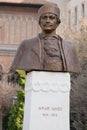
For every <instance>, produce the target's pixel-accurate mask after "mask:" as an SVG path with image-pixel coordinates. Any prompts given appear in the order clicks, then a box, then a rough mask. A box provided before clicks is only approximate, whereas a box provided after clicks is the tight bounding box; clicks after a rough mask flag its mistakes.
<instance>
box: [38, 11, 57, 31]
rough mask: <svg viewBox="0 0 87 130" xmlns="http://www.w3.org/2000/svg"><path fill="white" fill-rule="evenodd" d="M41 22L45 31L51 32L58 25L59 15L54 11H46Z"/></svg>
mask: <svg viewBox="0 0 87 130" xmlns="http://www.w3.org/2000/svg"><path fill="white" fill-rule="evenodd" d="M39 24H40V27H41V29H42V31H43V32H45V33H51V32H53V31H55V30H56V28H57V26H58V21H57V16H56V15H55V14H52V13H45V14H43V15H42V16H41V17H40V22H39Z"/></svg>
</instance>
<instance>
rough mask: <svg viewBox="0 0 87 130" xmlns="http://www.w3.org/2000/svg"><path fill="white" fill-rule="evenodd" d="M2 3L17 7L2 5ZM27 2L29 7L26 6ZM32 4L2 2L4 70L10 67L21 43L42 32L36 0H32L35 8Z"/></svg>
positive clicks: (0, 48)
mask: <svg viewBox="0 0 87 130" xmlns="http://www.w3.org/2000/svg"><path fill="white" fill-rule="evenodd" d="M2 2H7V3H8V2H9V3H16V5H15V6H14V4H13V5H10V4H9V5H6V4H1V3H2ZM26 2H27V3H28V4H27V6H25V4H24V3H26ZM17 3H20V4H17ZM21 3H22V5H21ZM30 3H31V1H30V0H24V1H23V0H0V4H1V6H0V64H1V65H2V66H3V68H6V69H7V68H8V67H9V66H10V64H11V62H12V60H13V57H14V55H15V52H16V50H17V47H18V44H20V42H21V41H22V40H24V39H26V38H32V37H34V36H36V35H37V33H38V32H39V31H40V27H39V26H38V22H37V21H38V20H37V19H38V17H37V11H38V9H39V7H35V0H34V1H33V0H32V3H33V4H34V6H33V4H32V6H29V5H30ZM42 3H44V2H43V1H42V2H41V0H38V1H37V5H39V4H42ZM19 5H20V6H19Z"/></svg>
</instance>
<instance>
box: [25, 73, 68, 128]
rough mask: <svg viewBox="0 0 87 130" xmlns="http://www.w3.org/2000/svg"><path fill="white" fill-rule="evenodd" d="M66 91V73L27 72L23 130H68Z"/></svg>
mask: <svg viewBox="0 0 87 130" xmlns="http://www.w3.org/2000/svg"><path fill="white" fill-rule="evenodd" d="M69 94H70V75H69V73H59V72H44V71H32V72H30V73H28V74H27V79H26V85H25V108H24V124H23V130H70V126H69V125H70V123H69V120H70V119H69Z"/></svg>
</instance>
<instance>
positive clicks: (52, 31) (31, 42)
mask: <svg viewBox="0 0 87 130" xmlns="http://www.w3.org/2000/svg"><path fill="white" fill-rule="evenodd" d="M38 17H39V25H40V27H41V29H42V32H41V33H40V34H38V36H37V37H35V38H33V39H26V40H24V41H23V42H22V43H21V44H20V46H19V48H18V51H17V53H16V56H15V58H14V61H13V63H12V66H11V69H10V70H11V71H12V72H14V71H15V70H16V69H21V70H25V71H31V70H43V71H44V70H45V71H58V72H76V73H79V72H80V71H81V68H80V65H79V61H78V58H77V54H76V50H75V48H74V46H73V45H72V44H71V43H69V42H67V41H64V40H63V39H62V38H61V37H60V36H59V35H57V34H56V28H57V27H58V26H59V24H60V23H61V21H60V9H59V8H58V6H57V5H56V4H53V3H48V4H45V5H43V6H42V7H41V8H40V9H39V11H38Z"/></svg>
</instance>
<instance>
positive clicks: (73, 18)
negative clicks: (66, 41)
mask: <svg viewBox="0 0 87 130" xmlns="http://www.w3.org/2000/svg"><path fill="white" fill-rule="evenodd" d="M67 14H68V15H67V18H68V24H70V26H71V27H74V26H78V27H79V26H80V24H81V21H82V19H83V18H85V19H87V0H69V1H68V4H67Z"/></svg>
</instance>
